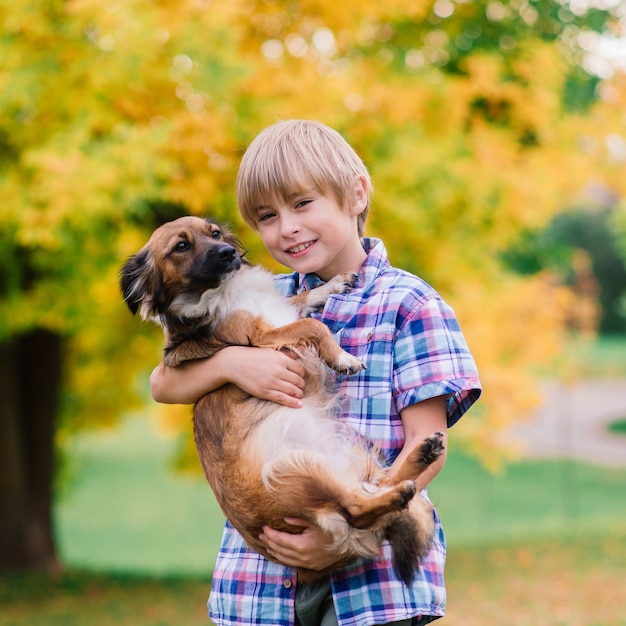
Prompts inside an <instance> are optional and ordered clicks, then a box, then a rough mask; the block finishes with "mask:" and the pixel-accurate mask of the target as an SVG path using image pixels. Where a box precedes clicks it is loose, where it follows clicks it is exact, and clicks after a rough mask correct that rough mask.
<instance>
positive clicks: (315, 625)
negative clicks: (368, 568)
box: [296, 578, 438, 626]
mask: <svg viewBox="0 0 626 626" xmlns="http://www.w3.org/2000/svg"><path fill="white" fill-rule="evenodd" d="M436 619H438V618H437V617H431V616H428V615H424V616H422V617H415V618H413V619H406V620H403V621H401V622H393V623H391V624H388V625H384V624H383V625H379V626H424V625H425V624H430V623H431V622H433V621H434V620H436ZM296 626H338V623H337V614H336V613H335V606H334V605H333V596H332V593H331V590H330V580H329V579H328V578H325V579H324V580H320V581H319V582H316V583H311V584H307V585H303V584H299V585H298V588H297V589H296ZM372 626H374V625H372Z"/></svg>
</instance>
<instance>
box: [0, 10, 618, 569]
mask: <svg viewBox="0 0 626 626" xmlns="http://www.w3.org/2000/svg"><path fill="white" fill-rule="evenodd" d="M610 11H611V9H607V10H596V9H594V10H590V11H588V12H587V13H584V14H582V15H581V14H577V13H575V12H574V11H573V9H571V8H570V6H569V5H567V4H560V3H554V2H526V1H522V0H520V1H519V2H511V3H509V4H502V3H500V2H496V1H494V2H489V3H486V2H482V1H474V2H465V3H452V2H448V1H447V0H438V1H437V2H425V3H415V2H412V1H410V0H391V1H390V2H385V3H382V5H381V4H380V3H375V2H370V1H366V2H363V1H362V0H358V1H357V0H349V1H347V2H343V3H337V2H334V3H332V2H323V1H322V0H300V1H296V2H289V3H287V2H284V1H283V0H277V1H276V2H267V3H266V2H255V1H254V0H234V1H232V0H229V1H228V2H227V1H226V0H215V1H214V2H204V0H177V2H172V1H170V0H159V1H158V2H146V1H145V0H129V1H128V2H123V3H116V2H111V3H107V4H104V5H103V4H101V3H100V2H97V1H96V0H72V1H65V0H46V1H45V2H44V1H43V0H25V1H24V2H21V3H18V4H17V5H16V4H15V3H9V2H8V0H2V1H1V2H0V18H1V19H2V25H3V28H2V36H1V38H0V67H1V71H0V83H1V86H2V89H1V90H0V111H1V112H2V114H1V116H0V194H1V196H0V197H1V198H2V202H1V204H0V216H1V217H0V239H1V241H2V246H0V291H1V293H2V301H1V303H0V353H1V354H2V356H3V359H2V374H3V376H2V383H1V384H3V385H4V387H5V389H3V390H4V391H5V392H6V397H7V398H9V401H8V402H6V403H5V404H4V408H3V416H2V417H3V419H2V428H3V431H2V435H3V436H2V439H1V442H2V443H0V446H2V449H1V450H0V458H1V459H2V463H1V464H0V534H1V536H2V543H1V544H0V569H14V568H19V567H34V568H44V567H52V566H55V564H56V557H55V554H54V542H53V537H52V534H51V531H50V523H49V521H50V502H51V497H52V495H51V494H52V480H51V479H52V475H53V473H54V465H55V464H54V455H53V453H52V450H53V442H54V441H56V442H57V443H58V444H60V445H61V446H62V443H63V440H64V438H65V437H66V436H67V434H68V433H70V432H72V431H74V430H76V429H79V428H88V427H94V426H96V425H99V424H103V423H111V422H113V421H114V420H115V419H116V417H117V416H118V415H119V414H120V412H122V411H124V410H127V409H128V408H129V407H130V406H132V405H133V403H134V405H137V404H138V403H140V402H145V395H146V394H145V384H144V385H142V384H140V383H138V380H145V378H146V375H147V374H146V370H147V369H149V368H150V367H151V366H152V365H153V364H154V363H155V362H156V361H157V360H158V358H159V349H160V343H161V338H160V333H159V332H158V331H157V330H156V329H150V328H148V327H147V326H142V325H140V324H139V323H137V322H136V321H133V320H132V319H131V318H130V316H129V315H128V313H127V311H125V310H124V307H123V305H122V303H121V301H120V300H121V299H120V296H119V293H118V290H117V281H116V273H117V270H118V268H119V267H120V265H121V264H122V262H123V261H124V259H125V258H126V256H128V255H129V254H131V253H133V252H135V251H136V250H137V249H138V248H139V247H140V246H141V245H142V244H143V242H144V241H145V238H146V237H147V236H148V234H149V232H150V230H151V229H152V228H153V227H154V226H156V225H157V224H159V223H161V222H162V221H164V220H166V219H171V218H173V217H176V216H178V215H180V214H182V213H195V214H203V213H209V214H211V215H212V216H214V217H215V218H217V219H222V220H228V221H231V222H233V223H234V224H235V226H236V228H237V229H238V230H239V229H241V232H242V233H243V236H244V239H245V241H246V243H247V245H248V247H249V250H250V255H251V257H252V258H253V259H254V260H257V261H263V262H265V263H267V264H269V265H270V266H272V267H275V266H274V265H273V264H272V263H270V261H269V260H268V258H267V257H266V256H265V255H264V254H263V252H262V250H261V246H260V244H259V242H258V240H257V239H256V238H255V237H253V236H252V235H251V233H250V232H248V231H246V230H245V228H244V227H243V225H242V222H241V220H240V219H239V218H238V216H237V215H236V212H235V209H234V202H233V195H234V194H233V188H234V176H235V172H236V167H237V163H238V159H239V157H240V155H241V153H242V151H243V149H244V148H245V146H246V144H247V143H248V142H249V141H250V140H251V138H252V137H253V136H254V135H255V134H256V132H257V131H258V130H260V128H262V127H263V126H265V125H267V124H269V123H271V122H273V121H275V120H276V119H278V118H284V117H292V116H298V117H314V118H317V119H320V120H322V121H324V122H326V123H328V124H330V125H331V126H334V127H335V128H337V129H338V130H340V131H341V132H343V133H344V134H345V135H346V137H347V138H348V139H349V141H350V142H351V143H352V144H353V145H354V146H355V147H356V149H357V151H358V152H359V153H360V154H361V155H362V156H363V158H364V160H365V161H366V163H367V164H368V166H369V167H370V168H371V170H372V173H373V176H374V181H375V186H376V189H377V190H376V194H375V197H374V206H373V212H372V218H371V224H370V227H369V228H370V232H372V233H373V234H379V235H382V236H383V237H384V238H385V239H386V241H387V244H388V246H389V248H390V249H391V251H392V257H393V258H392V260H393V261H394V262H396V263H397V264H399V265H403V266H405V267H407V269H409V270H412V271H415V272H417V273H419V274H421V275H423V276H424V277H425V278H426V279H428V280H430V281H431V282H433V283H434V284H435V285H436V286H437V287H438V288H439V289H440V291H442V292H443V293H444V295H445V296H446V297H447V298H448V299H449V300H450V301H451V302H452V303H453V304H454V305H455V306H457V308H458V312H459V317H460V318H461V321H462V323H463V326H464V328H465V330H466V334H467V335H468V338H469V340H470V343H471V344H472V347H473V349H474V351H475V353H476V356H477V359H478V361H479V365H480V367H481V371H482V377H483V381H484V383H485V385H486V388H487V393H486V395H485V400H484V401H483V403H482V410H478V411H476V412H474V416H473V418H472V420H471V421H468V424H467V425H466V426H465V427H464V430H463V431H462V433H463V434H464V439H465V443H466V445H467V446H468V447H469V448H470V449H473V450H474V451H475V452H477V453H478V454H480V452H479V446H478V445H476V444H477V443H479V442H480V441H481V440H484V438H485V436H486V435H487V434H488V435H489V438H491V439H493V438H494V436H495V435H494V433H497V432H498V430H499V429H502V428H504V427H506V425H507V424H508V423H510V421H511V420H512V419H516V418H518V417H520V416H521V415H522V414H523V413H524V412H525V411H527V410H528V409H529V408H530V407H531V406H532V404H533V397H534V396H535V395H536V394H534V392H533V390H534V389H536V385H535V383H534V381H533V378H532V376H531V373H530V370H529V365H530V364H532V363H535V362H537V361H542V362H545V361H546V360H548V359H549V358H551V356H552V355H553V354H554V353H555V352H556V351H557V350H558V346H559V342H560V340H561V339H562V336H563V324H564V321H563V320H564V307H563V302H564V300H566V297H567V294H566V292H564V291H563V290H561V289H560V288H558V287H555V286H554V285H553V284H552V282H551V281H550V279H549V277H546V276H535V277H519V276H515V275H514V274H513V273H512V272H510V271H508V270H507V268H506V267H505V266H504V265H503V264H502V263H501V261H500V256H499V253H500V252H501V251H502V250H504V249H506V247H507V245H508V242H509V241H511V240H512V238H513V237H514V235H515V233H516V231H517V230H518V229H520V228H523V227H529V226H534V225H538V224H542V223H546V222H547V220H549V219H550V217H551V215H553V214H554V212H555V211H556V210H557V209H558V208H560V206H562V203H563V201H564V199H565V198H566V197H567V196H568V194H570V193H571V181H572V177H574V180H581V181H582V180H584V179H585V177H586V176H587V175H588V172H589V171H590V170H589V162H590V159H589V155H588V154H586V153H585V152H583V151H581V150H580V149H579V148H578V144H577V141H578V139H579V135H578V133H577V131H576V129H575V127H574V126H573V125H572V120H573V119H574V116H576V115H577V112H576V111H578V110H580V109H581V108H584V107H585V106H587V105H588V104H589V103H590V101H591V100H592V97H593V96H592V95H593V93H594V92H593V89H592V88H591V89H590V88H588V87H590V86H591V87H593V82H594V81H593V80H591V79H589V76H588V75H585V74H584V72H583V73H582V74H581V70H580V69H578V65H577V64H576V62H577V55H578V54H579V51H578V49H577V47H576V45H575V39H576V38H575V37H574V36H573V32H574V31H573V30H572V29H579V30H580V29H582V28H588V27H592V28H593V29H595V30H596V31H601V30H602V29H603V28H604V27H605V22H606V21H607V20H610V19H611V17H612V16H611V13H610ZM581 76H582V78H581ZM588 79H589V80H588ZM568 94H569V96H568ZM571 94H576V98H573V96H572V95H571ZM590 94H591V95H590ZM566 99H567V101H569V102H572V101H574V100H575V102H576V103H577V105H576V107H569V109H575V111H574V113H568V107H566V106H565V100H566ZM536 303H541V306H538V305H537V304H536ZM494 319H495V320H496V321H495V322H494ZM520 331H522V332H520ZM529 337H532V338H534V339H536V341H529V340H528V338H529ZM33 355H35V356H33ZM138 372H141V373H140V374H139V375H138V374H137V373H138ZM34 434H36V435H37V436H36V437H35V436H33V435H34ZM5 435H6V437H5Z"/></svg>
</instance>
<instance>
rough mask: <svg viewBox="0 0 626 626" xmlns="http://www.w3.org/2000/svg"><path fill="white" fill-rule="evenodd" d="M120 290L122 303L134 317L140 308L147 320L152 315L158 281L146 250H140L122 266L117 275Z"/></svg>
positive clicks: (157, 290) (158, 289)
mask: <svg viewBox="0 0 626 626" xmlns="http://www.w3.org/2000/svg"><path fill="white" fill-rule="evenodd" d="M119 281H120V289H121V291H122V295H123V296H124V301H125V302H126V304H127V305H128V308H129V309H130V311H131V313H132V314H133V315H135V313H137V311H138V310H139V307H141V315H142V317H143V318H144V319H147V318H148V317H149V316H150V315H154V314H155V313H156V311H154V310H153V308H154V300H155V298H154V296H155V294H156V293H157V292H159V291H160V279H159V276H158V272H156V271H155V269H154V266H153V263H151V262H150V254H149V252H148V250H146V249H144V250H140V251H139V252H138V253H137V254H135V255H133V256H131V257H130V258H129V259H128V261H126V263H124V265H123V266H122V269H121V270H120V274H119Z"/></svg>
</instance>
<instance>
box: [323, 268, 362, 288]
mask: <svg viewBox="0 0 626 626" xmlns="http://www.w3.org/2000/svg"><path fill="white" fill-rule="evenodd" d="M358 278H359V276H358V274H352V273H351V272H344V273H343V274H337V275H336V276H333V277H332V278H331V279H330V280H329V281H328V282H327V283H326V286H327V287H328V289H329V290H330V291H331V293H349V292H350V291H352V289H353V288H354V286H355V285H356V282H357V280H358Z"/></svg>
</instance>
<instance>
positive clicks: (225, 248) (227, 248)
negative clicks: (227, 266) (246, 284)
mask: <svg viewBox="0 0 626 626" xmlns="http://www.w3.org/2000/svg"><path fill="white" fill-rule="evenodd" d="M236 254H237V250H235V248H233V246H231V245H229V244H227V243H225V244H223V245H221V246H220V247H219V249H218V251H217V258H218V259H220V261H232V260H233V259H234V258H235V255H236Z"/></svg>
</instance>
